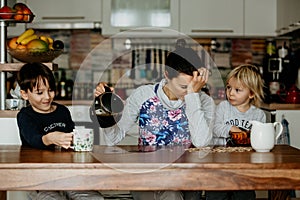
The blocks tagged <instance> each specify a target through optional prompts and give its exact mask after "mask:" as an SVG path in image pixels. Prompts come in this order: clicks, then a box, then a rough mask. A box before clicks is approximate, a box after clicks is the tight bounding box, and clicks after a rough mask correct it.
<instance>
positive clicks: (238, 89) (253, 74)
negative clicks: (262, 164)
mask: <svg viewBox="0 0 300 200" xmlns="http://www.w3.org/2000/svg"><path fill="white" fill-rule="evenodd" d="M263 85H264V84H263V80H262V78H261V75H260V72H259V69H258V68H257V67H256V66H254V65H249V64H247V65H240V66H238V67H236V68H234V69H233V70H232V71H231V72H230V73H229V74H228V76H227V80H226V97H227V100H225V101H222V102H221V103H220V104H219V105H218V106H217V107H216V113H215V122H214V127H213V139H214V144H215V145H226V142H227V141H228V139H230V132H239V131H242V130H243V131H245V130H246V131H248V130H250V129H251V123H250V122H249V121H250V120H256V121H260V122H265V121H266V116H265V113H264V112H263V111H262V110H261V109H259V108H258V106H259V104H260V103H261V102H262V100H263V98H264V93H263ZM206 196H207V200H210V199H214V200H218V199H223V200H224V199H232V200H237V199H243V200H247V199H253V200H254V199H255V192H254V191H230V192H229V191H222V192H207V193H206Z"/></svg>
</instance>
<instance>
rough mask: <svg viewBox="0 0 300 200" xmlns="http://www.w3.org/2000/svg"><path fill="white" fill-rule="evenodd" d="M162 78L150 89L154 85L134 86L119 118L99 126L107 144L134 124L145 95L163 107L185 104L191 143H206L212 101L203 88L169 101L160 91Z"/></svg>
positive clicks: (213, 107)
mask: <svg viewBox="0 0 300 200" xmlns="http://www.w3.org/2000/svg"><path fill="white" fill-rule="evenodd" d="M165 83H166V81H165V80H164V79H163V80H162V81H161V82H160V83H158V84H159V87H158V89H157V94H155V92H154V87H155V84H154V85H144V86H140V87H138V88H137V89H136V90H135V91H134V92H133V93H132V94H131V95H130V96H129V97H128V98H127V100H126V102H125V107H124V110H123V115H122V117H121V119H120V121H119V122H118V123H117V124H116V125H114V126H112V127H109V128H104V129H102V130H103V132H104V137H105V140H106V143H107V144H108V145H115V144H117V143H119V142H120V141H121V140H122V139H123V138H124V137H125V134H126V133H127V132H128V131H129V130H130V129H131V128H132V126H133V125H135V126H137V125H138V124H137V122H138V117H139V112H140V108H141V105H142V104H143V103H144V102H145V101H146V100H148V99H149V98H151V97H153V96H155V95H157V97H158V98H159V99H160V101H161V102H162V104H163V106H164V107H165V108H167V109H170V110H172V109H177V108H179V107H181V106H182V105H183V104H186V109H185V112H186V115H187V118H188V122H189V130H190V134H191V141H192V143H193V145H194V146H196V147H200V146H206V145H208V144H209V143H210V142H211V140H212V123H213V117H214V111H215V104H214V101H213V99H212V98H211V97H209V96H208V95H206V94H205V93H204V92H199V93H192V94H188V95H186V96H185V97H184V101H181V100H177V101H171V100H169V98H168V97H167V96H166V94H165V93H164V91H163V89H162V87H163V86H164V85H165Z"/></svg>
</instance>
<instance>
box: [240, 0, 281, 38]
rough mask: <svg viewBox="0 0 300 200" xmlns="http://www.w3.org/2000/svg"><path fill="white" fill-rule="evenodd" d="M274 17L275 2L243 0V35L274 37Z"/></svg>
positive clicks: (275, 15) (272, 0) (275, 13)
mask: <svg viewBox="0 0 300 200" xmlns="http://www.w3.org/2000/svg"><path fill="white" fill-rule="evenodd" d="M276 17H277V7H276V1H274V0H263V1H261V0H245V35H246V36H276V34H277V33H276Z"/></svg>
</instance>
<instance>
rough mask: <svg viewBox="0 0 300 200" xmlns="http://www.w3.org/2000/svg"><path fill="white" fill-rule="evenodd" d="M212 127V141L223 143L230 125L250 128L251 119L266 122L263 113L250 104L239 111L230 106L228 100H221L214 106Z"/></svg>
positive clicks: (216, 143) (218, 143)
mask: <svg viewBox="0 0 300 200" xmlns="http://www.w3.org/2000/svg"><path fill="white" fill-rule="evenodd" d="M214 120H215V122H214V127H213V141H214V144H215V145H225V144H226V138H228V137H230V136H229V131H230V128H231V127H232V126H237V127H239V128H242V129H245V130H249V129H250V128H251V123H250V121H251V120H256V121H260V122H266V115H265V113H264V112H263V111H262V110H261V109H259V108H257V107H255V106H253V105H251V107H250V108H249V110H247V111H246V112H240V111H239V110H238V109H237V108H236V107H234V106H232V105H231V104H230V103H229V102H228V101H222V102H220V104H219V105H217V107H216V113H215V117H214Z"/></svg>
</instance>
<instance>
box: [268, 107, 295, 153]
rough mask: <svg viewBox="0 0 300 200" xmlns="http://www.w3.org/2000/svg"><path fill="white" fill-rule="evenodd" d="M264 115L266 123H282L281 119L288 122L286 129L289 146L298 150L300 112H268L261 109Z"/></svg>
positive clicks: (280, 110)
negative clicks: (287, 130)
mask: <svg viewBox="0 0 300 200" xmlns="http://www.w3.org/2000/svg"><path fill="white" fill-rule="evenodd" d="M263 110H264V112H265V113H266V117H267V122H275V121H277V122H282V120H283V119H286V120H287V121H288V123H289V124H288V128H289V134H290V145H291V146H293V147H296V148H298V149H300V139H299V138H300V132H299V130H300V124H299V118H300V110H299V109H296V110H290V109H287V110H283V109H275V110H273V109H272V110H268V109H263Z"/></svg>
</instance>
